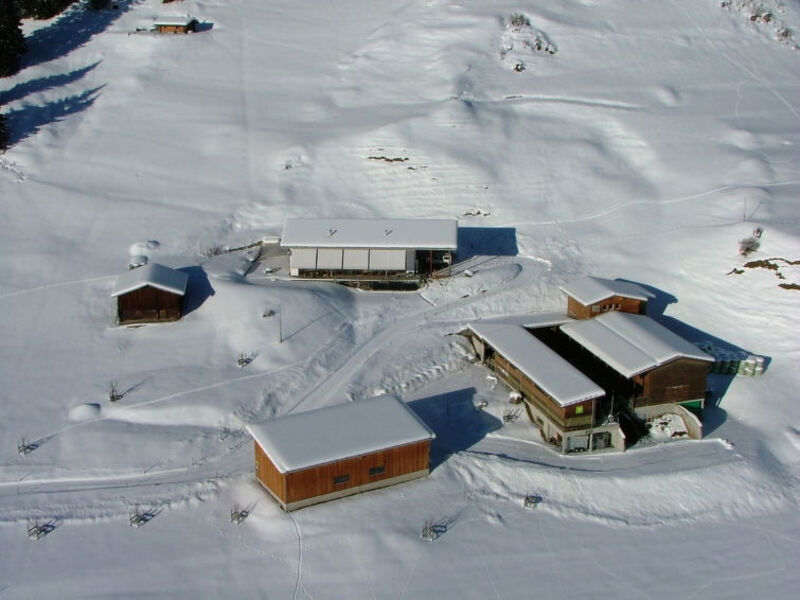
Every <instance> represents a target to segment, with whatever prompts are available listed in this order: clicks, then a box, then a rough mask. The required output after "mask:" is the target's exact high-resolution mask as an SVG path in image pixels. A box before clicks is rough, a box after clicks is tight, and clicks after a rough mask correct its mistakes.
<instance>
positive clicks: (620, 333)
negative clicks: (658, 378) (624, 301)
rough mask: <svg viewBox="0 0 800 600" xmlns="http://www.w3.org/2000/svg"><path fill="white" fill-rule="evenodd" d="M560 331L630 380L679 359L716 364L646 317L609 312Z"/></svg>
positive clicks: (569, 324)
mask: <svg viewBox="0 0 800 600" xmlns="http://www.w3.org/2000/svg"><path fill="white" fill-rule="evenodd" d="M561 331H563V332H564V333H566V334H567V335H568V336H569V337H571V338H572V339H573V340H575V341H576V342H578V343H579V344H580V345H581V346H583V347H584V348H586V349H587V350H589V352H591V353H592V354H594V355H595V356H597V357H599V358H600V359H602V361H603V362H605V363H606V364H607V365H608V366H610V367H612V368H613V369H614V370H616V371H617V372H619V373H621V374H622V375H624V376H625V377H627V378H629V379H630V378H631V377H633V376H634V375H638V374H639V373H643V372H644V371H648V370H650V369H653V368H655V367H658V366H660V365H663V364H665V363H668V362H670V361H673V360H675V359H676V358H694V359H697V360H702V361H706V362H714V357H712V356H711V355H709V354H707V353H705V352H703V351H702V350H700V349H699V348H698V347H697V346H695V345H694V344H692V343H690V342H688V341H687V340H685V339H683V338H682V337H680V336H679V335H676V334H675V333H673V332H672V331H670V330H669V329H667V328H666V327H664V326H663V325H660V324H659V323H657V322H656V321H654V320H653V319H651V318H650V317H648V316H646V315H633V314H630V313H624V312H618V311H613V312H607V313H604V314H602V315H600V316H599V317H595V318H594V319H587V320H581V321H573V322H572V323H566V324H564V325H562V326H561Z"/></svg>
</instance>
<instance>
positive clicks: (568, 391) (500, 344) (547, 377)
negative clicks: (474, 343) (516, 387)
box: [469, 322, 605, 406]
mask: <svg viewBox="0 0 800 600" xmlns="http://www.w3.org/2000/svg"><path fill="white" fill-rule="evenodd" d="M469 329H470V330H471V331H472V332H473V333H475V334H476V335H477V336H478V337H480V338H482V339H483V340H485V341H486V343H487V344H489V345H490V346H492V348H494V349H495V350H496V351H497V352H499V353H500V354H502V355H503V356H504V357H505V358H506V359H507V360H508V361H510V362H511V363H513V364H514V366H515V367H517V368H518V369H519V370H520V371H521V372H522V373H524V374H525V375H526V376H527V377H528V378H529V379H530V380H531V381H533V382H534V383H535V384H536V385H537V386H539V387H540V388H541V389H542V390H544V391H545V392H546V393H547V395H548V396H550V397H551V398H552V399H553V400H555V401H556V402H557V403H558V404H559V405H560V406H569V405H571V404H577V403H579V402H584V401H585V400H591V399H593V398H599V397H600V396H603V395H604V394H605V392H604V391H603V388H601V387H600V386H599V385H597V384H596V383H594V382H593V381H592V380H591V379H589V378H588V377H586V375H584V374H583V373H581V372H580V371H578V369H576V368H575V367H573V366H572V365H571V364H569V363H568V362H567V361H565V360H564V359H563V358H561V357H560V356H559V355H558V354H556V353H555V352H553V351H552V350H551V349H550V348H548V347H547V346H545V345H544V344H543V343H542V342H540V341H539V340H538V339H536V338H535V337H534V336H533V335H532V334H531V333H528V332H527V331H525V329H523V328H522V327H520V326H519V325H505V324H496V323H485V322H479V323H472V324H470V325H469Z"/></svg>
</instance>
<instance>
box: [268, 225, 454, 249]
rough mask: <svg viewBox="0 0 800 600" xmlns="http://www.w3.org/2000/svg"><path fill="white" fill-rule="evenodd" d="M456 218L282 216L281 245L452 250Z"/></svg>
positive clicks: (296, 246) (294, 246)
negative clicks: (306, 217) (283, 221)
mask: <svg viewBox="0 0 800 600" xmlns="http://www.w3.org/2000/svg"><path fill="white" fill-rule="evenodd" d="M457 238H458V220H457V219H301V218H294V217H290V218H288V219H286V224H285V225H284V227H283V235H282V236H281V246H284V247H290V248H303V247H306V248H408V249H424V250H455V249H456V248H457V247H458V240H457Z"/></svg>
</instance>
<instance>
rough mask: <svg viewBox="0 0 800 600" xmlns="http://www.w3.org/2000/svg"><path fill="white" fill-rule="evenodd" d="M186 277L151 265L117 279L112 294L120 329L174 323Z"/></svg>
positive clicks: (179, 309)
mask: <svg viewBox="0 0 800 600" xmlns="http://www.w3.org/2000/svg"><path fill="white" fill-rule="evenodd" d="M188 282H189V276H188V275H187V274H186V273H184V272H183V271H178V270H176V269H170V268H169V267H165V266H164V265H160V264H157V263H150V264H147V265H144V266H142V267H138V268H136V269H131V270H129V271H128V272H127V273H125V274H124V275H120V277H119V278H118V279H117V283H116V285H115V287H114V291H113V292H112V293H111V297H112V298H116V299H117V319H118V322H119V324H120V325H125V324H130V323H157V322H162V321H177V320H178V319H180V318H181V316H182V314H183V299H184V296H185V295H186V287H187V284H188Z"/></svg>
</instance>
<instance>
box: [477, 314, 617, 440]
mask: <svg viewBox="0 0 800 600" xmlns="http://www.w3.org/2000/svg"><path fill="white" fill-rule="evenodd" d="M567 320H569V319H564V318H563V317H562V318H561V319H556V320H555V321H552V319H551V321H552V322H549V323H545V322H543V321H541V319H540V320H539V322H538V323H536V325H539V326H545V325H551V326H552V325H553V324H554V323H555V324H557V323H559V322H561V323H563V322H564V321H567ZM528 325H529V326H530V325H531V324H528ZM534 326H535V325H534ZM465 333H466V335H467V336H468V337H469V338H470V339H471V341H472V344H473V346H474V348H475V350H476V352H477V354H478V356H479V357H480V359H481V361H482V362H483V363H484V364H486V365H487V366H488V367H489V368H490V369H492V370H493V371H494V372H495V373H497V375H498V377H499V378H500V379H501V380H502V381H503V382H504V383H505V384H506V385H508V386H509V387H510V388H511V389H512V390H514V391H516V392H519V394H520V395H521V396H522V399H523V401H524V403H525V407H526V410H527V412H528V416H529V417H530V419H531V421H532V422H534V423H535V424H536V425H537V426H538V427H539V430H540V432H541V435H542V437H543V438H544V439H545V440H546V441H547V442H549V443H550V444H552V445H554V446H556V448H558V450H559V451H561V452H581V451H599V450H606V449H616V450H623V449H624V435H623V433H622V430H621V429H620V428H619V425H618V424H617V423H615V422H611V421H610V420H608V419H606V417H607V416H608V410H607V407H606V404H605V401H604V396H605V392H604V390H603V388H601V387H600V386H598V385H597V384H596V383H594V382H593V381H591V380H590V379H589V378H588V377H586V375H584V374H583V373H581V372H580V371H579V370H578V369H576V368H575V367H573V366H572V365H570V364H569V363H568V362H567V361H566V360H564V359H563V358H561V357H560V356H559V355H558V354H556V353H555V352H554V351H553V350H551V349H550V348H548V347H547V346H546V345H545V344H544V343H542V342H541V341H539V340H538V339H536V338H535V337H534V336H533V335H532V334H531V333H530V332H529V331H528V330H527V329H525V327H523V326H522V325H520V324H510V323H504V322H491V321H486V322H478V323H473V324H471V325H469V327H468V329H467V331H466V332H465Z"/></svg>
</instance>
